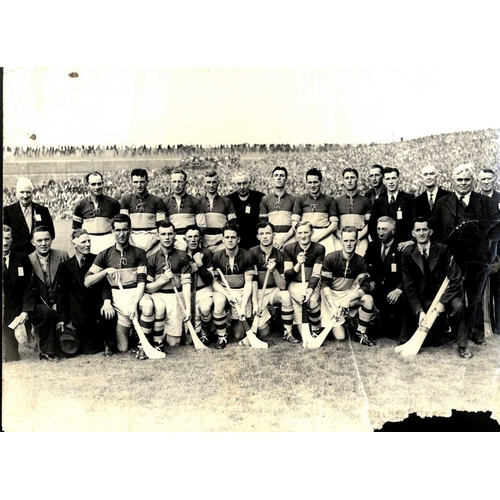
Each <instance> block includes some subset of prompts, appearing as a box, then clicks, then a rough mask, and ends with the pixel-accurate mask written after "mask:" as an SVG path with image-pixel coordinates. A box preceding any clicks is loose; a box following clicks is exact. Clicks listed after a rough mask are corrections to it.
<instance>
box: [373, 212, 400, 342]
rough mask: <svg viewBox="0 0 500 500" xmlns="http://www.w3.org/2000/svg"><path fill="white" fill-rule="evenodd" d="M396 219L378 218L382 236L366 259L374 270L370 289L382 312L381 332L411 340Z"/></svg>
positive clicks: (384, 335)
mask: <svg viewBox="0 0 500 500" xmlns="http://www.w3.org/2000/svg"><path fill="white" fill-rule="evenodd" d="M395 232H396V221H395V220H394V219H392V218H391V217H388V216H386V215H384V216H382V217H380V218H379V220H378V221H377V235H378V239H377V240H376V241H372V242H370V243H369V245H368V250H367V251H366V254H365V261H366V263H367V265H368V272H369V273H370V278H371V281H370V293H371V295H372V297H373V299H374V301H375V306H376V308H377V309H378V311H379V313H380V329H381V332H380V335H381V336H382V337H389V338H397V339H399V342H400V343H404V342H406V341H407V340H408V338H407V335H406V328H404V323H403V315H404V312H405V307H406V300H405V297H404V295H403V278H402V274H401V252H400V251H399V250H398V245H397V242H396V240H395V239H394V234H395Z"/></svg>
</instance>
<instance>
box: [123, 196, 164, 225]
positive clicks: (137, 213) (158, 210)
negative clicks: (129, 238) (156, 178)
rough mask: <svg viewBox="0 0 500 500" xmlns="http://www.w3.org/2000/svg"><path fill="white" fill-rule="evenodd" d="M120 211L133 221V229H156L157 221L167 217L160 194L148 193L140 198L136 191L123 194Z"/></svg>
mask: <svg viewBox="0 0 500 500" xmlns="http://www.w3.org/2000/svg"><path fill="white" fill-rule="evenodd" d="M120 207H121V210H120V213H122V214H126V215H128V216H129V217H130V220H131V221H132V228H131V229H132V231H156V223H157V222H159V221H161V220H164V219H165V205H164V203H163V200H162V199H161V198H160V197H159V196H155V195H154V194H151V193H146V195H145V196H143V197H142V198H140V197H139V196H137V195H136V194H135V193H128V194H124V195H123V196H122V199H121V201H120Z"/></svg>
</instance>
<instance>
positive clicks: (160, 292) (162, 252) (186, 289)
mask: <svg viewBox="0 0 500 500" xmlns="http://www.w3.org/2000/svg"><path fill="white" fill-rule="evenodd" d="M157 230H158V239H159V240H160V249H159V250H158V251H157V252H155V253H154V254H152V255H150V256H149V257H148V261H147V269H148V283H147V285H146V295H145V296H144V302H146V301H149V304H147V306H148V310H152V309H153V306H154V325H153V342H154V344H153V345H154V347H155V348H157V349H162V348H163V339H164V338H165V339H166V341H167V344H168V345H169V346H171V347H173V346H176V345H179V344H180V341H181V336H182V324H183V321H189V320H190V319H191V274H190V272H191V265H190V260H189V257H188V255H187V254H186V252H183V251H182V250H177V249H176V248H175V246H174V244H175V227H174V225H173V224H172V223H171V222H169V221H167V220H162V221H160V222H158V229H157ZM181 287H182V295H183V297H184V304H185V308H186V314H185V315H184V314H183V312H182V308H181V306H180V304H179V303H178V300H182V298H181V297H180V296H179V297H178V298H177V297H176V292H175V290H176V289H177V291H179V289H180V288H181ZM144 305H146V304H144Z"/></svg>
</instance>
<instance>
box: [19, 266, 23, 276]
mask: <svg viewBox="0 0 500 500" xmlns="http://www.w3.org/2000/svg"><path fill="white" fill-rule="evenodd" d="M17 275H18V276H24V267H18V268H17Z"/></svg>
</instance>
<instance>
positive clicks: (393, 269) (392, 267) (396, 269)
mask: <svg viewBox="0 0 500 500" xmlns="http://www.w3.org/2000/svg"><path fill="white" fill-rule="evenodd" d="M397 272H398V265H397V264H396V263H395V262H393V263H392V264H391V273H397Z"/></svg>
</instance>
